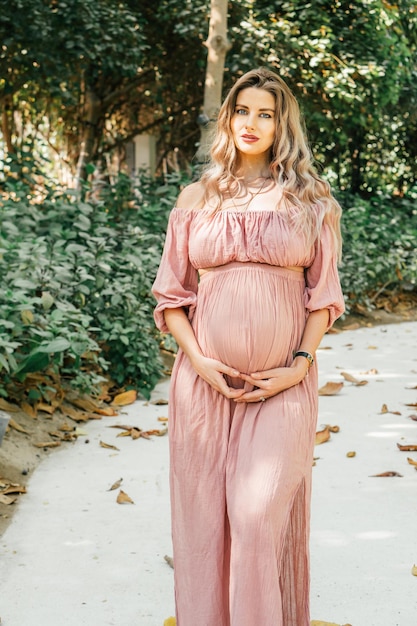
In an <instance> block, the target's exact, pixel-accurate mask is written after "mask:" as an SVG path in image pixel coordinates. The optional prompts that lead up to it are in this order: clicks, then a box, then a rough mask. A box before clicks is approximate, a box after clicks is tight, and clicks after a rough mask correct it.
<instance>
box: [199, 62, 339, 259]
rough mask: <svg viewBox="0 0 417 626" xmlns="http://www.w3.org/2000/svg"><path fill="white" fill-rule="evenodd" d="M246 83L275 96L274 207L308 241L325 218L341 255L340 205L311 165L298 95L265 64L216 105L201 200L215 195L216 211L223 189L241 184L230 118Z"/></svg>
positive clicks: (203, 175) (313, 238) (272, 151)
mask: <svg viewBox="0 0 417 626" xmlns="http://www.w3.org/2000/svg"><path fill="white" fill-rule="evenodd" d="M249 87H255V88H257V89H263V90H265V91H267V92H269V93H270V94H272V95H273V97H274V100H275V124H276V128H275V141H274V143H273V146H272V147H271V154H270V162H269V169H270V176H271V178H272V179H274V180H275V182H276V183H277V184H278V185H280V187H281V188H282V200H281V202H280V203H279V207H277V208H279V209H285V211H286V212H287V215H288V218H289V219H291V220H292V221H293V222H295V223H296V225H297V228H299V229H300V230H301V231H302V232H303V234H304V235H305V237H306V239H307V241H308V242H311V241H313V240H315V238H316V237H317V234H318V231H319V230H320V227H321V223H322V222H323V221H325V222H326V223H327V224H328V225H329V227H330V229H331V231H332V234H333V237H334V240H335V243H336V247H337V249H338V251H339V256H340V254H341V247H342V239H341V234H340V218H341V213H342V211H341V207H340V205H339V203H338V202H337V200H336V199H335V198H334V197H333V195H332V192H331V189H330V185H329V184H328V183H327V181H325V180H323V179H322V178H321V177H320V176H319V175H318V174H317V172H316V170H315V168H314V165H313V158H312V155H311V152H310V149H309V146H308V143H307V139H306V133H305V126H304V121H303V119H302V116H301V113H300V108H299V106H298V103H297V100H296V99H295V97H294V95H293V93H292V92H291V90H290V89H289V87H288V86H287V85H286V83H285V82H284V81H283V80H282V78H280V76H278V75H277V74H275V73H274V72H271V71H270V70H268V69H266V68H262V67H261V68H258V69H254V70H251V71H249V72H247V73H246V74H244V75H243V76H241V77H240V78H239V79H238V80H237V81H236V83H235V84H234V85H233V87H232V88H231V89H230V91H229V93H228V95H227V97H226V99H225V100H224V102H223V105H222V106H221V108H220V111H219V115H218V119H217V124H216V129H215V134H214V138H213V142H212V145H211V150H210V161H209V163H208V164H207V166H206V168H205V171H204V172H203V174H202V177H201V182H202V183H203V185H204V187H205V201H206V202H207V201H208V200H209V199H210V204H211V205H213V200H214V209H213V211H214V212H217V211H218V210H220V208H221V203H222V190H225V189H230V188H232V189H234V190H236V189H239V188H240V182H239V180H238V178H237V176H236V172H237V169H238V167H239V153H238V151H237V149H236V146H235V143H234V141H233V135H232V130H231V121H232V117H233V115H234V112H235V107H236V101H237V97H238V94H239V93H240V92H241V91H242V90H243V89H247V88H249ZM313 207H316V211H314V210H313ZM317 208H318V209H319V211H318V215H319V220H317Z"/></svg>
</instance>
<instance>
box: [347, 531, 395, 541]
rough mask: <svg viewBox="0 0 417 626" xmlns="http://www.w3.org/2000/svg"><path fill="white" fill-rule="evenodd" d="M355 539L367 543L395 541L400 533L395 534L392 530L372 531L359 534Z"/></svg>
mask: <svg viewBox="0 0 417 626" xmlns="http://www.w3.org/2000/svg"><path fill="white" fill-rule="evenodd" d="M355 537H356V538H357V539H363V540H365V541H378V540H381V539H393V538H394V537H398V533H393V532H391V531H390V530H370V531H368V532H364V533H357V534H356V535H355Z"/></svg>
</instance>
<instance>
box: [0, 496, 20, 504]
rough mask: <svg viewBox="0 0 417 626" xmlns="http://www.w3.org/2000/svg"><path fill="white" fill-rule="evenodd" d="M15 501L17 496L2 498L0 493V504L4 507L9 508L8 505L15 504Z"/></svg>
mask: <svg viewBox="0 0 417 626" xmlns="http://www.w3.org/2000/svg"><path fill="white" fill-rule="evenodd" d="M16 500H17V496H12V497H10V496H4V495H3V494H2V493H0V504H5V505H6V506H9V505H10V504H13V503H14V502H16Z"/></svg>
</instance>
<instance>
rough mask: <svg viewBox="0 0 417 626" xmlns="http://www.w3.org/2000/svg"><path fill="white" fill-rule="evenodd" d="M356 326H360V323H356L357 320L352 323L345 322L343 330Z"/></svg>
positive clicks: (353, 328) (352, 328)
mask: <svg viewBox="0 0 417 626" xmlns="http://www.w3.org/2000/svg"><path fill="white" fill-rule="evenodd" d="M357 328H360V324H358V322H353V323H352V324H346V326H343V330H356V329H357Z"/></svg>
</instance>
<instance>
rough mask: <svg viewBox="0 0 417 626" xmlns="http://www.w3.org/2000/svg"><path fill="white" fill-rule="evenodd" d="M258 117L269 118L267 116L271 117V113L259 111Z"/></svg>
mask: <svg viewBox="0 0 417 626" xmlns="http://www.w3.org/2000/svg"><path fill="white" fill-rule="evenodd" d="M259 117H266V118H269V117H271V114H270V113H261V114H260V116H259Z"/></svg>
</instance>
